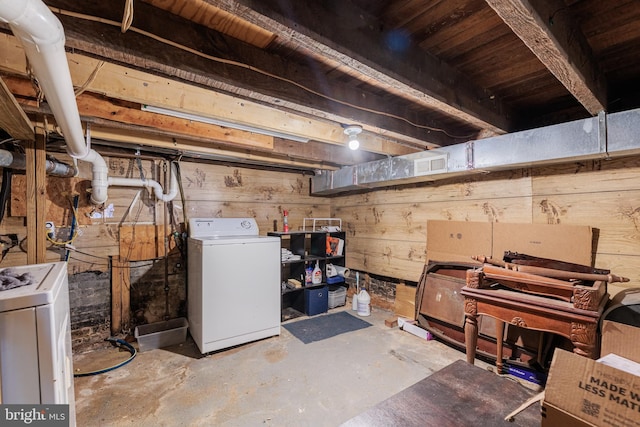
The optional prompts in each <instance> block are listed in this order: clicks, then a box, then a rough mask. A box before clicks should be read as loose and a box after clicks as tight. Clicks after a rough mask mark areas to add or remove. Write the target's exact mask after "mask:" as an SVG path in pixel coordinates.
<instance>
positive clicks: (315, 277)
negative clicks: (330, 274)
mask: <svg viewBox="0 0 640 427" xmlns="http://www.w3.org/2000/svg"><path fill="white" fill-rule="evenodd" d="M311 283H313V284H314V285H319V284H320V283H322V270H320V265H319V264H318V261H316V266H315V267H314V268H313V272H312V273H311Z"/></svg>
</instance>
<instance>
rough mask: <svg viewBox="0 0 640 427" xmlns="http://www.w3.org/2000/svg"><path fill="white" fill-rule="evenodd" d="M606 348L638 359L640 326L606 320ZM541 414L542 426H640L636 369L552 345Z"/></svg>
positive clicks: (639, 378) (639, 384)
mask: <svg viewBox="0 0 640 427" xmlns="http://www.w3.org/2000/svg"><path fill="white" fill-rule="evenodd" d="M610 353H613V354H617V355H619V356H622V357H625V358H627V359H629V360H632V361H634V362H636V363H640V328H638V327H634V326H629V325H623V324H621V323H617V322H612V321H610V320H605V321H604V322H603V324H602V351H601V354H602V355H604V356H606V355H607V354H610ZM637 368H639V367H636V369H637ZM542 414H543V415H542V427H555V426H568V427H578V426H579V427H585V426H589V427H594V426H595V427H604V426H607V427H610V426H619V427H639V426H640V374H632V373H629V372H625V371H623V370H620V369H616V368H614V367H611V366H607V365H604V364H602V363H599V362H597V361H595V360H591V359H587V358H586V357H582V356H578V355H577V354H573V353H569V352H567V351H564V350H560V349H556V351H555V354H554V356H553V361H552V362H551V368H550V370H549V377H548V379H547V385H546V389H545V398H544V401H543V404H542Z"/></svg>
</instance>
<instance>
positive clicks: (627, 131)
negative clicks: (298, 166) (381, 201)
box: [311, 109, 640, 195]
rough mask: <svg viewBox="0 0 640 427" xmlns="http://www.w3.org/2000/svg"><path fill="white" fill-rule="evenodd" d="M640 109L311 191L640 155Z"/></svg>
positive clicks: (362, 171)
mask: <svg viewBox="0 0 640 427" xmlns="http://www.w3.org/2000/svg"><path fill="white" fill-rule="evenodd" d="M638 135H640V109H638V110H630V111H625V112H621V113H614V114H605V113H601V114H600V115H598V116H597V117H592V118H588V119H584V120H576V121H573V122H568V123H563V124H559V125H554V126H547V127H543V128H538V129H532V130H527V131H522V132H515V133H510V134H506V135H500V136H496V137H492V138H486V139H481V140H477V141H470V142H466V143H463V144H457V145H451V146H448V147H443V148H438V149H435V150H428V151H424V152H421V153H414V154H408V155H405V156H398V157H392V158H388V159H383V160H377V161H373V162H368V163H362V164H359V165H354V166H347V167H343V168H341V169H338V170H336V171H322V173H320V174H319V175H316V176H314V177H313V178H312V179H311V193H312V194H315V195H329V194H338V193H343V192H346V191H351V190H357V189H363V188H377V187H388V186H392V185H400V184H409V183H414V182H426V181H435V180H440V179H445V178H450V177H454V176H460V175H468V174H474V173H480V172H490V171H498V170H506V169H515V168H519V167H533V166H542V165H549V164H554V163H566V162H572V161H580V160H587V159H606V158H613V157H621V156H627V155H632V154H639V153H640V137H638Z"/></svg>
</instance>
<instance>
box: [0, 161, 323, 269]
mask: <svg viewBox="0 0 640 427" xmlns="http://www.w3.org/2000/svg"><path fill="white" fill-rule="evenodd" d="M55 157H56V158H58V160H60V161H69V159H68V158H67V157H66V156H65V155H56V156H55ZM105 160H106V162H107V165H108V167H109V176H114V177H116V176H117V177H129V178H139V177H140V169H139V167H138V165H137V161H136V160H135V159H123V158H116V157H106V158H105ZM161 163H162V162H160V161H158V160H149V159H146V160H142V161H141V165H142V172H143V174H144V176H145V177H146V178H150V179H155V180H157V181H159V182H160V183H162V184H163V188H166V187H167V185H165V184H164V180H163V179H161V178H159V175H160V174H161V173H162V172H161V170H162V168H161ZM79 165H80V178H84V179H86V180H90V179H91V171H90V165H88V164H86V163H84V162H80V164H79ZM180 169H181V177H182V185H183V189H184V195H185V200H186V202H185V206H184V207H183V206H182V202H181V201H180V197H179V196H178V197H177V198H176V199H175V200H174V203H173V207H174V212H173V214H174V217H175V222H176V223H178V226H179V223H182V222H183V220H184V215H183V211H185V212H186V214H187V217H188V218H189V217H240V216H242V217H253V218H255V219H256V221H257V222H258V226H259V229H260V233H261V234H266V233H267V232H269V231H272V230H273V229H274V221H277V227H278V230H282V211H283V210H284V209H286V210H288V211H289V224H290V227H291V229H292V230H297V229H298V228H300V227H302V221H303V218H305V217H327V216H329V212H330V202H331V200H330V199H327V198H321V197H312V196H310V195H309V193H310V190H309V187H310V180H309V175H308V174H303V173H292V172H282V171H269V170H258V169H249V168H242V167H237V166H223V165H216V164H206V163H192V162H181V163H180ZM18 178H20V177H18ZM22 178H23V177H22ZM59 179H60V178H53V179H52V178H50V177H49V178H48V179H47V183H48V185H49V188H48V189H47V197H48V198H49V200H50V201H51V200H54V203H53V204H56V205H58V206H59V208H58V209H55V208H52V209H49V210H48V215H49V216H48V217H47V221H53V222H54V223H55V224H56V227H57V228H58V229H59V230H60V231H62V232H63V233H64V231H65V230H67V231H68V228H69V226H70V223H71V218H72V216H71V214H70V212H69V211H70V209H69V206H61V205H60V204H61V203H62V202H60V198H62V199H64V198H65V197H67V196H68V195H61V194H59V192H57V191H56V188H55V187H56V183H57V181H58V180H59ZM17 181H18V183H19V182H20V179H18V180H17ZM13 187H14V188H13V194H12V199H13V200H12V202H13V204H15V205H21V204H23V202H24V197H25V195H24V194H23V193H21V192H20V187H21V185H20V184H17V185H14V186H13ZM22 188H24V187H23V186H22ZM138 193H140V194H138ZM107 205H113V206H111V207H110V209H109V210H110V211H111V212H112V213H110V214H109V215H111V216H109V215H104V213H102V217H97V218H93V219H91V218H89V216H91V215H97V214H101V213H100V212H97V211H94V210H93V209H92V207H91V206H90V205H89V203H88V202H87V200H86V195H85V196H84V197H83V198H82V201H81V202H80V207H79V209H78V213H79V220H80V223H81V224H83V225H81V226H80V233H81V234H80V235H79V236H78V237H77V238H76V239H75V240H74V242H73V245H74V247H75V248H76V249H77V252H76V251H74V252H72V253H71V255H70V258H69V272H70V273H71V274H77V273H82V272H84V271H105V270H107V269H108V265H109V264H108V263H109V257H118V256H122V255H123V254H120V253H119V252H120V248H121V247H122V246H121V242H120V240H121V239H120V233H119V231H120V227H121V226H123V225H124V226H127V229H129V226H132V225H153V224H155V225H157V226H161V225H163V224H164V223H165V221H167V222H168V221H169V218H168V215H167V218H165V215H164V206H165V205H164V203H161V202H156V201H155V199H153V198H152V197H151V198H150V197H149V194H148V192H147V191H146V190H143V191H140V189H139V188H128V187H110V188H109V199H108V201H107ZM12 211H14V212H15V214H14V215H13V216H8V217H6V218H5V219H4V220H3V221H2V224H1V225H0V234H5V235H8V234H11V233H13V234H16V235H17V237H18V239H19V240H20V241H21V240H23V239H24V238H25V237H26V226H25V218H24V215H23V214H22V210H21V209H12ZM169 225H170V224H169ZM162 229H163V228H162V227H159V230H160V231H159V232H162ZM167 230H168V232H170V227H167ZM3 239H4V240H7V241H8V237H4V238H3ZM157 241H158V242H162V241H163V236H159V238H158V239H157ZM8 246H9V245H5V247H6V248H8ZM23 249H24V248H21V247H20V246H15V247H11V248H8V251H7V253H6V256H5V257H4V259H2V261H1V262H0V267H9V266H13V265H23V264H26V252H25V251H24V250H23ZM64 252H65V251H64V249H63V248H62V247H56V246H55V245H53V244H51V245H49V247H48V250H47V261H57V260H60V259H63V256H64ZM153 253H156V252H155V251H153ZM159 253H160V252H159ZM124 255H125V258H126V254H124Z"/></svg>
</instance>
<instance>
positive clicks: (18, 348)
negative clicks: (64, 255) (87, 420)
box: [0, 262, 75, 426]
mask: <svg viewBox="0 0 640 427" xmlns="http://www.w3.org/2000/svg"><path fill="white" fill-rule="evenodd" d="M11 269H12V270H13V274H14V275H18V276H19V275H22V274H23V273H26V272H29V273H30V274H31V276H32V277H33V280H32V281H33V283H32V284H30V285H26V286H21V287H18V288H13V289H9V290H5V291H0V343H1V345H0V379H1V381H2V395H1V396H0V402H2V403H3V404H69V417H70V420H69V421H70V424H69V425H71V426H74V425H75V398H74V394H73V393H74V391H73V358H72V357H73V356H72V352H71V322H70V318H71V314H70V312H69V279H68V276H67V263H66V262H54V263H47V264H36V265H25V266H20V267H11ZM4 270H8V269H0V272H2V271H4Z"/></svg>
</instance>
